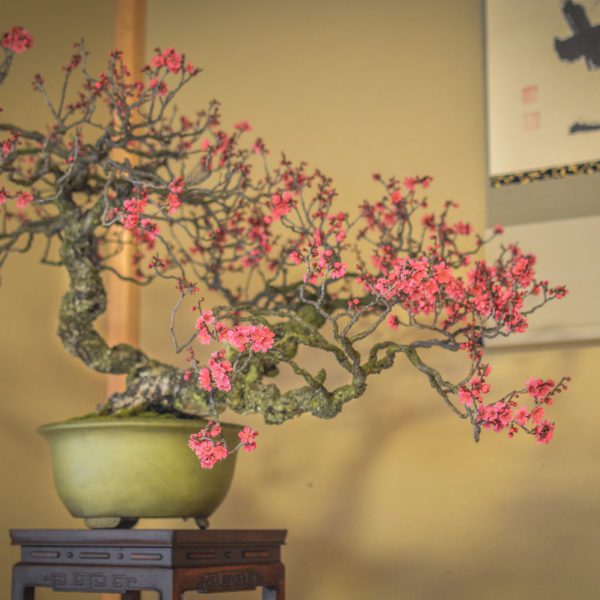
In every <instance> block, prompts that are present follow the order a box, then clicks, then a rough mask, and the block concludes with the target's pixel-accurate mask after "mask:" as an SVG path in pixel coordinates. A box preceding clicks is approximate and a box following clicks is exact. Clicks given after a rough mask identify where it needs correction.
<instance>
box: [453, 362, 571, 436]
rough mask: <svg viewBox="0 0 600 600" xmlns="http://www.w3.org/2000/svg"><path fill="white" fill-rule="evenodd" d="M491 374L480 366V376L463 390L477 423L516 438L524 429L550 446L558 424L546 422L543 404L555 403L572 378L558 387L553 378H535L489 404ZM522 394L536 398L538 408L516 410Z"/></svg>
mask: <svg viewBox="0 0 600 600" xmlns="http://www.w3.org/2000/svg"><path fill="white" fill-rule="evenodd" d="M489 373H490V367H489V365H480V366H479V369H478V373H477V375H476V376H474V377H473V378H472V379H471V381H470V382H469V385H466V386H462V387H461V388H460V389H459V391H458V397H459V400H460V402H462V403H463V404H464V405H465V406H467V407H469V408H472V407H473V406H475V407H476V411H477V412H476V414H477V421H478V423H479V424H480V425H481V426H482V427H484V428H486V429H492V430H493V431H496V432H500V431H503V430H505V429H508V435H509V436H510V437H513V436H514V435H515V434H516V433H517V432H518V430H519V428H521V429H524V430H525V431H528V432H530V433H533V434H534V435H535V437H536V439H537V441H538V442H539V443H541V444H547V443H549V442H550V440H552V437H553V435H554V423H552V422H551V421H549V420H547V419H544V416H545V415H544V407H543V404H552V403H553V400H552V397H553V396H554V394H557V393H560V392H561V391H563V390H565V389H566V387H567V386H566V382H567V381H568V378H565V379H563V380H562V381H561V382H560V383H559V384H558V385H557V384H555V382H554V381H552V380H551V379H548V380H546V381H545V380H542V379H535V378H531V379H530V380H529V381H528V382H527V387H526V388H525V389H523V390H520V392H514V393H512V394H510V395H509V396H508V397H507V398H504V399H502V400H499V401H497V402H494V403H491V404H487V405H486V404H484V402H483V400H484V396H485V395H486V394H487V393H488V392H489V391H490V386H489V384H488V383H487V382H486V378H487V376H488V375H489ZM519 393H528V394H529V395H530V396H531V397H532V398H533V399H534V401H535V407H534V408H533V409H532V410H531V411H529V410H528V409H527V407H526V406H525V405H521V406H520V407H519V408H518V409H516V406H517V403H516V402H515V400H514V399H515V398H518V396H519ZM515 409H516V410H515Z"/></svg>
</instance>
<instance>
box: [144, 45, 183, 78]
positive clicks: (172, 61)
mask: <svg viewBox="0 0 600 600" xmlns="http://www.w3.org/2000/svg"><path fill="white" fill-rule="evenodd" d="M150 64H151V65H152V66H153V67H154V68H155V69H159V68H160V67H166V68H167V70H168V71H169V72H171V73H179V71H181V68H182V66H183V56H182V55H181V54H179V52H177V51H176V50H175V48H167V49H166V50H165V51H164V52H160V51H158V50H157V53H156V54H155V55H154V56H153V57H152V60H151V61H150Z"/></svg>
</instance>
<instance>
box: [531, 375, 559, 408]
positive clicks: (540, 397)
mask: <svg viewBox="0 0 600 600" xmlns="http://www.w3.org/2000/svg"><path fill="white" fill-rule="evenodd" d="M555 385H556V384H555V383H554V381H553V380H552V379H548V380H547V381H544V380H543V379H536V378H535V377H531V378H530V379H529V381H528V382H527V392H528V393H529V395H530V396H531V397H532V398H534V399H535V400H537V401H539V402H545V403H546V404H552V398H551V397H550V393H551V392H552V390H553V389H554V386H555Z"/></svg>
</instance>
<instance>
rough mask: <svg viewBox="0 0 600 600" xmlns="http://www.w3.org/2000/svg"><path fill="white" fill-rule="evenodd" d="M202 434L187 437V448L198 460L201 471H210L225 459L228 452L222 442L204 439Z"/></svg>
mask: <svg viewBox="0 0 600 600" xmlns="http://www.w3.org/2000/svg"><path fill="white" fill-rule="evenodd" d="M203 432H204V430H203ZM203 432H200V434H195V433H194V434H192V435H191V436H190V437H189V440H188V446H189V447H190V449H191V450H193V451H194V453H195V454H196V456H197V457H198V459H199V460H200V465H201V467H202V468H203V469H212V468H213V467H214V466H215V465H216V464H217V463H218V462H220V461H222V460H224V459H226V458H227V455H228V451H227V448H226V447H225V446H224V445H223V443H222V442H219V441H217V442H215V441H214V440H211V439H206V437H205V433H204V434H203Z"/></svg>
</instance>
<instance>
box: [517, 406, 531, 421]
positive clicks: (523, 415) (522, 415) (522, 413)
mask: <svg viewBox="0 0 600 600" xmlns="http://www.w3.org/2000/svg"><path fill="white" fill-rule="evenodd" d="M527 419H529V411H528V410H527V407H526V406H520V407H519V409H518V410H517V411H516V412H515V421H516V422H517V423H518V424H519V425H525V423H527Z"/></svg>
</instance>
